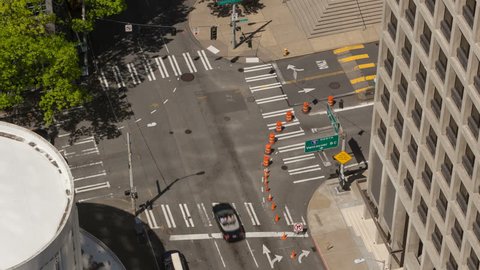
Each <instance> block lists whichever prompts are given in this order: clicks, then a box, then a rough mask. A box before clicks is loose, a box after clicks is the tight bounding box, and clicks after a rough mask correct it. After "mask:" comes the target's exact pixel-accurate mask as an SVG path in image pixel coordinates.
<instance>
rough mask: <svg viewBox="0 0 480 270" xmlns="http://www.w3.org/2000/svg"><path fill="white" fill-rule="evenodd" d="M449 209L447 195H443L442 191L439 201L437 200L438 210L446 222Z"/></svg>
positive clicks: (439, 194)
mask: <svg viewBox="0 0 480 270" xmlns="http://www.w3.org/2000/svg"><path fill="white" fill-rule="evenodd" d="M447 207H448V201H447V198H445V195H443V192H442V191H441V190H440V192H439V193H438V199H437V210H438V213H439V214H440V216H441V217H442V218H443V220H444V221H445V217H446V216H447Z"/></svg>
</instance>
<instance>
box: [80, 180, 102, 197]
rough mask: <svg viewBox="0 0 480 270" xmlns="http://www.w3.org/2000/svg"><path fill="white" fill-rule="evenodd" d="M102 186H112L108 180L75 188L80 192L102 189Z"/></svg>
mask: <svg viewBox="0 0 480 270" xmlns="http://www.w3.org/2000/svg"><path fill="white" fill-rule="evenodd" d="M101 188H110V183H109V182H108V181H107V182H103V183H97V184H93V185H87V186H82V187H76V188H75V193H76V194H78V193H82V192H87V191H92V190H97V189H101Z"/></svg>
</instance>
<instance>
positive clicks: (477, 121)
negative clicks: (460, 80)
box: [467, 104, 480, 139]
mask: <svg viewBox="0 0 480 270" xmlns="http://www.w3.org/2000/svg"><path fill="white" fill-rule="evenodd" d="M467 123H468V127H469V128H470V131H471V132H472V135H473V137H475V139H478V131H479V129H480V113H478V110H477V108H476V107H475V106H474V105H473V104H472V111H471V113H470V116H469V117H468V120H467Z"/></svg>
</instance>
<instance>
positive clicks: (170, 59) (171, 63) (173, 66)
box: [168, 55, 179, 76]
mask: <svg viewBox="0 0 480 270" xmlns="http://www.w3.org/2000/svg"><path fill="white" fill-rule="evenodd" d="M172 58H173V56H172V55H169V56H168V62H170V66H171V67H172V69H173V74H175V76H178V75H179V74H178V72H177V69H176V67H175V64H174V63H173V60H172ZM173 59H175V58H173Z"/></svg>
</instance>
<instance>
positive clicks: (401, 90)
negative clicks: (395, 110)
mask: <svg viewBox="0 0 480 270" xmlns="http://www.w3.org/2000/svg"><path fill="white" fill-rule="evenodd" d="M407 91H408V82H407V79H405V77H404V76H403V74H402V75H401V76H400V83H399V84H398V95H399V96H400V98H401V99H402V101H403V103H404V104H405V102H406V101H407Z"/></svg>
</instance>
